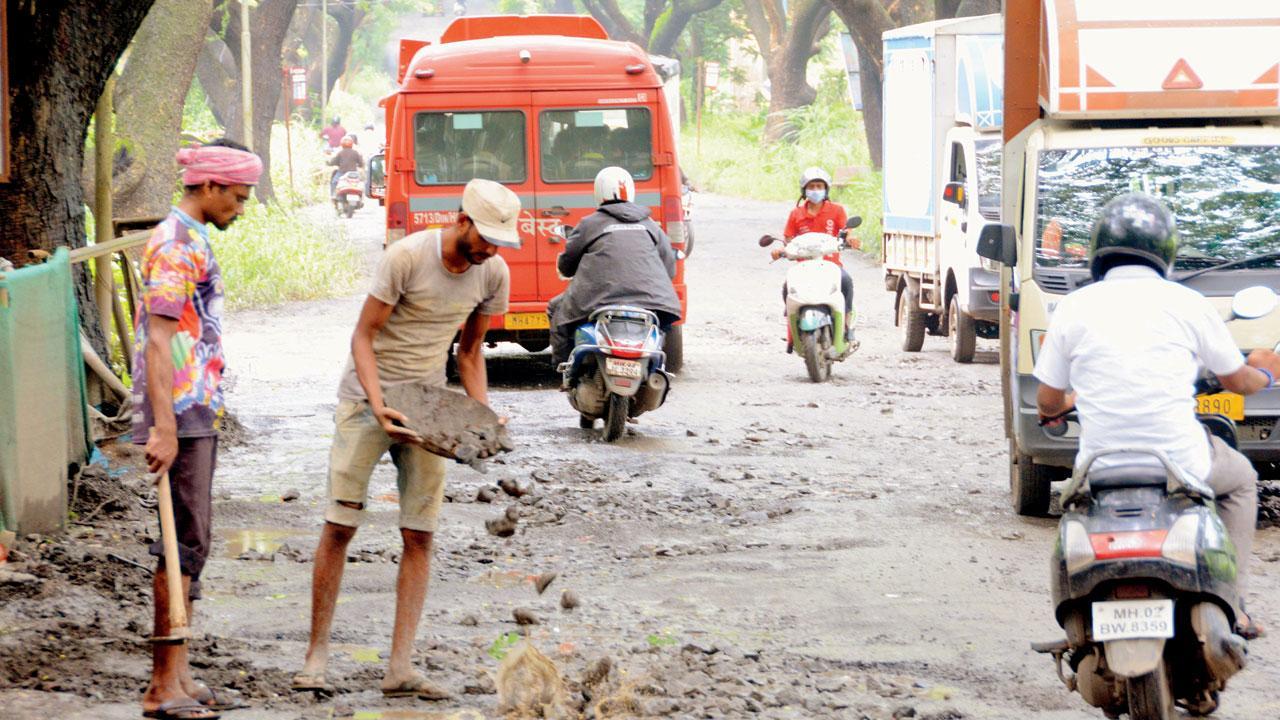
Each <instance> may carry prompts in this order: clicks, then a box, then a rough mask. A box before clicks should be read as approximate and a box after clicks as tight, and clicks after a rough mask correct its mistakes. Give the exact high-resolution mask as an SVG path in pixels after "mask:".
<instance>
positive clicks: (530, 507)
mask: <svg viewBox="0 0 1280 720" xmlns="http://www.w3.org/2000/svg"><path fill="white" fill-rule="evenodd" d="M785 212H786V207H784V206H782V205H777V204H766V203H755V202H746V201H740V200H731V199H725V198H715V197H700V198H699V199H698V207H697V233H698V240H697V246H696V249H695V251H694V253H693V255H692V257H691V258H690V259H689V261H688V278H689V287H690V318H689V323H688V326H687V329H686V331H685V342H686V366H685V370H684V372H682V373H681V374H680V375H679V376H678V378H677V379H676V381H675V384H674V387H673V390H672V393H671V396H670V399H669V400H668V403H667V405H666V406H665V407H663V408H662V409H660V410H659V411H657V412H654V413H651V414H649V415H645V416H644V417H642V418H641V421H640V422H639V423H638V424H635V425H633V426H632V428H631V432H630V433H629V434H628V436H626V437H624V438H623V439H622V440H621V441H620V442H618V443H616V444H613V445H606V444H603V443H600V442H598V441H597V440H596V439H595V437H594V436H593V435H591V434H589V433H587V432H585V431H582V430H579V429H578V428H577V422H576V419H577V418H576V415H575V414H574V413H573V412H572V410H571V409H570V408H569V405H568V403H567V401H566V399H565V398H564V396H562V395H561V394H560V393H559V392H557V390H556V387H555V385H556V379H555V378H554V376H553V375H552V374H551V373H550V371H549V369H548V367H547V364H548V362H547V359H546V357H545V356H529V355H527V354H525V353H523V352H521V351H519V350H518V348H505V347H501V348H498V349H497V350H495V351H494V352H493V353H492V354H491V358H490V364H489V372H490V380H491V384H492V386H493V392H492V401H493V404H494V406H495V409H497V410H498V411H499V412H500V413H503V414H507V415H509V416H510V417H511V428H512V432H513V435H514V437H515V438H516V441H517V443H518V445H519V448H518V450H517V451H516V452H514V453H512V454H510V455H508V456H505V457H504V458H503V462H502V464H495V465H493V466H492V468H491V470H490V472H489V473H488V474H487V475H480V474H477V473H475V472H474V471H472V470H470V469H467V468H464V467H462V466H457V467H456V468H451V470H450V476H449V496H450V498H451V502H450V503H449V504H447V505H446V506H445V508H444V512H443V521H442V527H441V530H440V532H439V533H438V535H437V540H436V542H437V545H436V552H435V562H434V567H433V579H432V587H431V592H430V596H429V598H428V601H427V610H426V613H425V616H424V621H423V627H422V629H421V631H420V633H419V636H420V640H419V652H418V661H419V664H420V666H421V667H422V668H423V669H424V670H425V671H426V672H427V673H428V674H429V675H431V676H432V677H433V679H435V680H437V681H438V682H441V683H443V684H445V685H446V686H448V687H449V688H450V689H451V690H453V691H454V692H455V693H457V696H456V699H455V700H454V701H451V702H438V703H424V702H418V701H412V700H409V701H385V700H383V699H382V698H381V697H380V695H379V694H378V692H377V681H378V678H379V677H380V672H381V664H380V663H382V662H383V661H382V660H380V659H379V658H380V656H381V657H382V658H385V656H386V649H387V647H388V644H389V641H388V637H389V634H390V629H391V621H392V609H393V605H394V596H393V593H392V588H393V585H394V577H395V571H396V566H395V564H394V559H395V558H396V557H397V553H398V549H399V548H398V544H399V541H398V536H397V534H396V530H395V527H394V523H395V508H396V505H395V496H394V493H395V484H394V473H393V469H392V468H391V466H390V464H389V463H384V466H382V467H380V468H379V469H378V471H377V473H376V474H375V479H374V488H373V491H372V496H373V497H372V500H371V513H370V519H369V522H368V525H367V526H366V527H365V528H363V529H362V530H361V531H360V533H359V534H358V535H357V537H356V540H355V541H354V543H353V546H352V552H351V554H352V558H351V559H352V562H351V563H350V564H349V565H348V567H347V573H346V578H345V585H344V588H343V598H342V601H341V604H340V605H339V610H338V617H337V621H336V628H335V643H337V647H338V650H337V652H336V656H335V657H334V659H333V663H332V669H331V676H330V677H331V680H332V681H334V682H335V684H336V685H337V686H338V689H339V693H338V694H337V695H336V696H335V697H333V698H329V699H313V698H310V697H297V696H291V695H290V694H289V692H288V690H287V688H285V687H284V686H283V685H282V683H284V682H285V681H286V679H287V677H288V675H289V673H291V672H292V671H294V670H296V669H297V668H298V667H299V666H300V665H301V660H302V655H303V650H304V647H305V640H306V633H307V622H308V611H309V597H308V593H309V587H310V570H311V565H310V563H309V555H310V553H311V551H312V550H313V548H314V546H315V543H316V536H317V533H318V529H319V525H320V516H321V513H322V509H323V500H324V486H325V471H326V463H327V453H328V445H329V440H330V437H331V431H332V418H331V414H332V410H333V408H334V405H335V404H336V400H335V398H334V391H335V388H336V385H337V380H338V375H339V372H340V370H341V367H342V364H343V362H344V360H345V357H346V345H347V342H348V338H349V333H350V330H351V327H352V326H353V324H354V322H355V318H356V314H357V311H358V308H359V303H360V301H361V298H359V297H354V298H347V299H342V300H335V301H327V302H318V303H307V304H300V305H291V306H287V307H284V308H280V309H276V310H272V311H264V312H249V313H241V314H238V315H235V316H233V317H231V318H229V319H228V321H227V323H226V326H227V335H226V344H227V356H228V358H229V362H230V371H231V378H232V380H231V386H230V390H229V404H230V405H231V406H232V407H233V408H234V409H235V410H236V411H237V412H238V414H239V417H240V419H241V421H242V422H243V424H244V426H245V428H246V430H247V442H245V443H244V444H242V445H238V446H235V447H231V448H228V449H226V450H225V452H224V453H223V454H222V457H221V458H220V466H219V473H218V479H217V483H216V488H217V492H219V493H220V498H219V502H218V505H217V510H216V513H217V515H216V517H215V527H216V528H217V530H218V533H219V538H220V540H219V543H218V545H217V557H216V558H215V559H214V560H213V561H212V562H211V563H210V565H209V567H208V569H207V570H206V579H205V583H204V585H205V588H206V594H207V596H208V599H207V600H206V601H204V602H202V603H201V605H200V607H199V608H198V615H199V618H198V622H197V626H198V629H199V630H201V631H203V632H204V633H205V634H206V636H207V638H208V639H206V640H205V641H203V642H202V643H201V644H197V646H196V656H197V657H200V656H201V653H202V652H203V653H204V654H205V656H206V657H205V660H204V661H203V663H204V664H203V665H202V666H200V667H198V668H197V674H201V673H205V674H212V675H213V677H215V678H217V679H220V680H221V681H223V682H228V681H229V682H232V683H233V684H236V685H237V686H239V687H242V688H246V689H248V691H249V694H250V695H251V696H252V697H253V699H254V702H255V707H254V708H253V709H250V710H242V711H238V712H237V713H233V714H229V715H228V716H227V717H230V718H238V717H243V718H327V717H339V716H344V715H350V714H355V716H356V717H364V718H375V717H384V718H436V717H441V718H443V717H488V716H493V715H494V714H495V708H496V703H497V700H496V696H495V695H494V694H492V692H493V683H492V675H493V673H494V671H495V670H496V667H497V665H498V662H497V660H496V656H498V655H501V654H502V653H503V652H504V650H506V649H507V646H508V645H509V643H510V638H511V637H512V636H511V635H510V633H514V632H517V628H518V626H517V625H516V624H515V623H514V621H513V620H512V612H513V610H515V609H516V608H524V609H528V610H531V611H533V613H534V614H535V615H537V616H538V617H539V618H540V619H541V624H539V625H534V626H531V627H530V632H529V635H530V637H531V638H532V640H533V642H534V644H535V645H536V646H537V647H538V648H540V649H541V650H542V651H543V652H544V653H546V654H547V655H548V656H549V657H550V658H551V659H552V660H553V661H554V662H555V663H556V664H557V665H558V666H559V668H560V670H561V672H562V673H563V674H564V676H565V677H566V678H568V679H569V680H575V681H576V680H579V679H581V677H582V675H583V673H584V670H585V668H586V667H587V666H588V664H589V663H591V662H592V661H594V660H597V659H598V658H601V657H608V658H610V659H611V661H612V666H613V681H612V682H613V691H614V692H617V691H619V689H620V690H621V694H624V695H625V694H628V693H629V694H631V695H633V696H634V698H635V699H636V700H637V702H638V705H631V706H630V707H631V709H630V710H626V711H624V712H621V713H620V714H619V715H618V716H636V715H642V716H664V717H755V716H758V717H776V718H815V717H832V718H864V717H865V718H873V719H882V718H883V719H888V718H894V717H917V718H934V719H935V720H941V719H943V718H1000V719H1008V720H1020V719H1024V718H1044V719H1046V720H1047V719H1049V718H1053V719H1055V720H1068V719H1070V720H1085V719H1087V718H1100V717H1102V715H1101V713H1100V712H1098V711H1095V710H1092V709H1090V708H1088V707H1086V706H1085V705H1084V703H1083V701H1081V700H1080V699H1079V698H1078V697H1077V696H1074V695H1071V694H1069V693H1067V692H1066V690H1065V689H1064V688H1063V687H1062V686H1061V684H1060V683H1059V681H1058V680H1057V679H1056V677H1055V675H1054V671H1053V666H1052V662H1051V661H1049V660H1047V659H1045V658H1044V657H1042V656H1039V655H1036V654H1034V653H1032V652H1031V651H1030V649H1029V648H1028V643H1029V642H1030V641H1032V640H1043V639H1051V638H1055V637H1058V635H1059V633H1060V631H1059V629H1058V628H1057V626H1056V624H1055V623H1054V621H1053V616H1052V609H1051V604H1050V601H1049V597H1048V583H1049V579H1048V567H1049V561H1048V558H1049V553H1050V550H1051V547H1052V544H1053V537H1054V527H1055V524H1054V521H1052V520H1028V519H1023V518H1018V517H1016V516H1015V515H1013V513H1012V512H1011V511H1010V510H1009V508H1008V502H1007V496H1006V487H1007V471H1006V464H1005V463H1006V460H1005V442H1004V439H1003V437H1002V434H1001V418H1000V414H999V413H1000V405H999V388H1000V384H999V378H998V373H997V366H996V358H995V354H994V352H993V350H994V346H992V345H988V346H986V347H985V348H983V349H984V350H985V352H982V353H979V358H978V362H976V363H975V364H973V365H956V364H954V363H953V362H952V361H951V360H950V357H949V355H948V354H947V352H946V348H945V342H943V339H941V338H930V339H929V340H928V341H927V342H926V345H925V350H924V352H922V353H919V354H914V355H908V354H904V353H902V352H900V351H899V350H898V349H897V334H896V332H895V330H894V328H893V327H892V312H891V296H890V295H889V294H888V293H886V292H884V291H883V290H882V289H881V288H882V285H881V281H880V272H879V270H878V269H877V268H876V267H874V266H872V265H871V264H869V263H867V262H865V261H863V260H861V259H852V260H851V262H850V263H849V264H850V265H851V270H852V272H853V273H854V277H855V283H856V286H857V301H858V306H859V311H860V314H861V316H860V319H859V328H858V336H859V338H860V340H861V341H862V349H861V350H860V352H858V353H857V354H856V355H855V356H853V357H852V358H851V359H850V360H848V361H846V362H845V363H843V364H840V365H838V366H837V367H836V370H835V377H834V379H833V381H832V382H830V383H827V384H824V385H814V384H812V383H810V382H809V381H808V380H807V378H806V376H805V371H804V365H803V362H802V361H801V360H800V359H799V358H798V357H796V356H794V355H787V354H785V352H784V343H783V340H782V336H783V332H784V329H783V323H782V318H781V308H780V303H779V298H778V295H779V292H778V288H779V286H780V284H781V282H782V279H783V275H784V272H785V267H784V265H783V264H781V263H778V264H770V263H769V262H768V257H767V255H766V253H765V252H764V251H762V250H760V249H759V248H758V247H757V246H756V243H755V238H757V237H759V235H760V234H762V233H764V232H776V231H777V229H778V228H779V227H780V225H781V223H782V221H783V219H784V218H785ZM353 222H354V223H355V227H356V229H357V233H356V234H357V236H358V237H359V238H360V239H361V241H362V242H366V243H368V247H369V248H370V259H371V260H372V259H374V258H376V248H377V246H378V244H379V243H380V238H381V224H380V216H379V215H378V214H377V213H376V208H375V209H374V212H368V211H366V212H365V213H362V214H361V215H360V216H358V217H357V219H356V220H355V221H353ZM503 479H506V480H515V481H517V482H518V483H519V484H521V485H525V486H528V487H529V488H530V489H531V492H530V494H529V495H527V496H525V497H524V498H521V499H519V500H516V499H514V498H510V497H508V496H506V495H505V494H503V493H502V492H501V491H499V492H498V493H497V500H495V502H493V503H484V502H476V501H475V497H476V495H477V492H478V491H479V490H480V489H481V488H483V487H487V486H491V485H495V484H496V483H497V482H498V481H499V480H503ZM291 490H296V491H297V493H298V494H299V495H300V497H299V499H298V500H296V501H294V502H290V503H283V502H281V497H282V496H285V495H287V494H291V493H289V491H291ZM508 505H516V506H518V507H519V509H520V515H521V520H520V521H519V523H518V525H517V529H516V532H515V534H514V535H513V536H512V537H510V538H506V539H502V538H497V537H494V536H492V535H490V534H489V533H488V532H486V529H485V521H486V520H489V519H493V518H497V517H498V516H500V515H502V514H503V512H504V510H505V508H506V507H507V506H508ZM282 544H283V545H284V546H285V547H284V548H283V550H281V545H282ZM1256 552H1257V554H1258V558H1257V561H1256V563H1255V568H1256V575H1257V577H1256V579H1255V581H1254V584H1253V591H1252V596H1251V597H1250V598H1249V600H1250V603H1251V607H1252V608H1254V609H1255V611H1256V612H1257V613H1258V614H1259V615H1260V616H1261V617H1262V618H1264V619H1266V618H1270V617H1274V615H1275V612H1276V609H1277V606H1276V603H1275V601H1274V600H1273V598H1274V597H1275V595H1276V590H1277V586H1278V585H1280V581H1278V578H1277V573H1276V568H1277V565H1276V564H1275V562H1276V561H1277V560H1278V559H1280V532H1278V531H1276V530H1264V531H1261V537H1260V538H1259V542H1258V544H1257V546H1256ZM258 558H262V559H258ZM544 572H557V573H559V575H558V577H557V578H556V580H555V581H554V582H553V583H552V584H551V586H550V587H549V588H548V589H547V591H546V592H545V593H544V594H542V595H539V594H537V592H536V590H535V589H534V586H533V585H534V578H535V577H536V576H538V575H539V574H541V573H544ZM564 590H573V591H574V592H576V594H577V595H578V596H579V598H580V600H581V604H580V606H579V607H577V608H576V609H574V610H572V611H566V610H563V609H561V608H560V606H559V600H560V597H561V593H562V592H563V591H564ZM144 600H145V598H144ZM142 607H144V608H145V604H144V605H143V606H142ZM130 612H134V613H135V614H136V613H137V612H138V610H137V609H134V610H131V611H130ZM77 647H79V648H81V654H85V655H88V654H90V652H89V651H88V650H84V649H83V644H81V645H78V646H77ZM1252 651H1253V664H1252V665H1251V667H1250V668H1249V669H1248V670H1247V671H1245V672H1244V673H1243V674H1242V675H1241V676H1240V677H1239V679H1238V680H1237V681H1235V682H1233V684H1232V687H1231V689H1230V690H1229V692H1228V693H1227V694H1226V701H1225V704H1224V707H1223V708H1222V710H1221V711H1220V712H1219V714H1218V715H1217V717H1221V718H1224V719H1226V720H1259V719H1262V718H1275V717H1280V698H1278V697H1277V695H1276V692H1275V688H1276V687H1277V686H1278V683H1280V670H1278V668H1280V664H1277V662H1276V660H1275V658H1276V656H1277V653H1280V645H1278V644H1277V643H1276V641H1275V640H1274V639H1264V640H1262V641H1260V642H1257V643H1255V644H1254V645H1253V647H1252ZM97 652H98V656H97V657H98V659H97V661H96V662H97V665H98V666H99V667H101V668H104V669H103V670H102V676H101V677H100V678H99V680H98V681H97V682H96V684H95V682H94V681H86V682H85V683H82V684H79V685H76V684H70V685H66V686H63V688H62V689H69V690H71V694H62V695H57V696H54V695H52V694H49V693H32V692H27V693H24V694H19V693H12V692H10V693H8V694H0V702H4V701H5V700H6V699H7V700H8V701H9V702H10V703H11V704H12V706H13V707H19V708H24V707H29V708H32V709H31V710H30V711H28V712H27V713H26V714H19V715H16V717H49V716H51V715H52V714H57V715H59V716H60V717H63V718H77V717H85V718H88V717H94V718H98V717H109V718H114V717H122V718H123V717H132V716H134V714H135V713H136V705H132V704H130V701H131V699H132V697H134V695H132V693H134V692H136V691H137V690H138V689H139V688H141V687H142V684H143V683H144V677H145V671H146V658H145V656H143V655H141V654H140V653H139V652H136V651H131V652H126V651H125V650H124V649H122V648H120V647H118V644H117V646H104V647H102V648H101V649H99V650H98V651H97ZM77 657H80V656H79V655H77ZM50 667H51V668H52V671H53V672H56V671H57V668H58V664H57V660H56V659H51V660H50ZM78 667H83V664H82V665H81V666H78ZM130 681H134V682H133V686H132V687H130V685H129V683H130ZM53 689H59V688H57V687H54V688H53ZM93 692H97V693H99V694H100V695H101V696H102V697H101V699H100V701H99V700H95V701H89V700H86V699H85V698H84V697H83V695H86V694H91V693H93ZM24 703H25V705H24ZM56 703H64V704H65V705H57V707H58V708H59V710H58V711H57V712H56V713H50V712H48V709H49V708H53V707H55V704H56ZM79 713H83V714H79ZM0 714H3V713H0ZM10 716H13V715H5V717H10Z"/></svg>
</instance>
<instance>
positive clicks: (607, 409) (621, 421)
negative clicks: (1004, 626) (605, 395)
mask: <svg viewBox="0 0 1280 720" xmlns="http://www.w3.org/2000/svg"><path fill="white" fill-rule="evenodd" d="M630 404H631V403H630V398H626V397H623V396H621V395H619V394H617V393H609V399H608V400H606V401H605V406H604V429H603V430H602V431H601V432H600V439H602V440H604V441H605V442H613V441H614V440H617V439H618V438H620V437H622V433H624V432H626V430H627V411H628V410H630V407H629V406H630Z"/></svg>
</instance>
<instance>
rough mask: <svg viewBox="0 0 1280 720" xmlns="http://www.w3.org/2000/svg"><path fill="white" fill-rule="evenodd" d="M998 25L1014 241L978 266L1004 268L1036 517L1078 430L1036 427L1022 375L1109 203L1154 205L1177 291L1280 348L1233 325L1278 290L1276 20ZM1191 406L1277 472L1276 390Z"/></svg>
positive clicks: (1025, 479) (1077, 6)
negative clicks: (1167, 219)
mask: <svg viewBox="0 0 1280 720" xmlns="http://www.w3.org/2000/svg"><path fill="white" fill-rule="evenodd" d="M1005 22H1006V30H1005V61H1004V68H1005V82H1004V85H1005V87H1004V99H1005V100H1004V137H1005V143H1006V144H1005V148H1004V167H1003V193H1002V198H1003V207H1002V212H1001V215H1002V217H1003V219H1004V222H1005V223H1008V224H1007V225H1004V226H1003V227H1002V228H1000V230H1001V231H1002V233H1001V234H1000V235H998V236H994V237H998V238H999V241H998V242H994V237H993V242H992V243H990V244H988V243H986V242H985V240H986V238H984V242H982V243H980V245H984V246H985V247H980V251H982V252H984V253H985V255H984V256H985V257H988V258H999V260H1000V261H1001V262H1002V263H1003V264H1004V265H1005V269H1004V270H1003V271H1002V278H1001V298H1002V299H1001V305H1002V307H1001V317H1000V322H1001V328H1000V337H1001V352H1000V354H1001V372H1002V381H1003V390H1004V391H1003V395H1004V416H1005V431H1006V435H1007V436H1008V439H1009V471H1010V489H1011V494H1012V499H1013V506H1014V509H1015V510H1016V511H1017V512H1018V513H1020V514H1024V515H1040V514H1044V513H1045V512H1047V511H1048V508H1049V502H1050V483H1052V482H1053V481H1055V480H1060V479H1065V478H1066V477H1067V475H1068V473H1069V472H1070V470H1069V468H1071V467H1072V465H1073V464H1074V462H1075V455H1076V448H1077V445H1078V437H1079V426H1078V425H1076V424H1075V423H1074V422H1072V423H1069V424H1068V426H1067V428H1066V430H1065V432H1064V431H1063V430H1062V429H1061V426H1057V427H1053V428H1042V427H1040V425H1039V423H1038V415H1037V411H1036V392H1037V389H1038V385H1037V383H1036V381H1035V379H1034V377H1033V376H1032V374H1031V373H1032V369H1033V368H1034V366H1035V361H1036V356H1037V353H1038V351H1039V349H1040V345H1041V343H1042V342H1043V341H1044V337H1045V332H1046V331H1047V329H1048V326H1049V320H1050V318H1051V317H1052V315H1053V312H1054V308H1055V307H1056V306H1057V304H1058V302H1059V301H1060V300H1061V299H1062V298H1063V297H1064V296H1065V295H1066V294H1067V293H1069V292H1071V291H1072V290H1074V289H1076V288H1078V287H1080V286H1082V285H1084V284H1086V283H1088V282H1089V281H1090V274H1089V269H1088V265H1089V257H1088V255H1089V253H1088V247H1089V236H1090V231H1091V227H1092V224H1093V222H1094V220H1095V219H1096V217H1097V215H1098V211H1099V210H1100V209H1101V208H1102V206H1103V205H1104V204H1105V203H1106V202H1107V201H1108V200H1110V199H1111V198H1113V197H1115V196H1116V195H1120V194H1122V193H1125V192H1130V191H1141V192H1146V193H1150V194H1152V195H1155V196H1157V197H1159V198H1161V199H1162V200H1163V201H1164V202H1165V203H1166V204H1168V205H1169V207H1170V208H1171V209H1172V210H1173V212H1174V215H1175V216H1176V217H1177V221H1178V230H1179V232H1180V234H1181V244H1180V248H1181V249H1180V250H1179V255H1178V258H1177V261H1176V263H1175V266H1174V269H1173V273H1172V278H1173V279H1174V280H1177V281H1180V282H1183V283H1184V284H1186V285H1187V286H1188V287H1191V288H1193V289H1195V290H1197V291H1198V292H1200V293H1202V294H1203V295H1205V296H1206V297H1208V298H1209V299H1210V300H1211V301H1212V302H1213V304H1214V305H1215V306H1217V307H1218V308H1220V309H1221V311H1222V313H1223V318H1224V319H1227V320H1228V321H1229V322H1228V327H1229V328H1230V329H1231V332H1232V335H1233V336H1234V338H1235V340H1236V342H1237V344H1238V345H1239V346H1240V349H1241V350H1242V351H1244V352H1247V351H1249V350H1251V349H1253V348H1259V347H1265V348H1271V347H1272V346H1274V345H1275V344H1276V342H1277V340H1280V313H1271V314H1268V315H1266V316H1264V317H1260V318H1256V319H1249V320H1245V319H1240V318H1237V317H1235V316H1233V315H1232V313H1231V306H1232V299H1233V297H1234V296H1235V295H1236V294H1237V293H1238V292H1239V291H1241V290H1242V289H1245V288H1249V287H1253V286H1259V285H1261V286H1267V287H1270V288H1280V54H1277V48H1280V6H1278V5H1277V4H1276V3H1275V2H1274V0H1235V1H1234V2H1231V3H1225V4H1224V3H1204V2H1193V1H1192V0H1168V1H1167V2H1164V3H1160V4H1158V6H1157V5H1156V4H1151V3H1124V2H1115V1H1114V0H1010V2H1008V3H1007V5H1006V16H1005ZM1188 402H1190V400H1188ZM1197 402H1199V403H1200V407H1201V410H1202V411H1204V412H1213V413H1219V414H1224V415H1227V416H1229V417H1231V418H1232V419H1234V420H1235V421H1236V423H1237V425H1238V433H1239V440H1240V449H1241V451H1242V452H1244V453H1245V454H1246V455H1247V456H1249V458H1250V459H1252V460H1253V461H1254V462H1255V464H1260V463H1261V464H1264V465H1265V464H1267V463H1271V464H1274V463H1277V462H1280V433H1277V432H1276V430H1277V423H1278V422H1280V390H1270V391H1264V392H1262V393H1258V394H1257V395H1252V396H1250V397H1249V399H1248V402H1247V403H1246V402H1245V400H1244V398H1242V397H1240V396H1238V395H1230V394H1221V395H1217V396H1212V397H1202V398H1199V399H1198V400H1197ZM1262 469H1265V468H1262Z"/></svg>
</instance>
